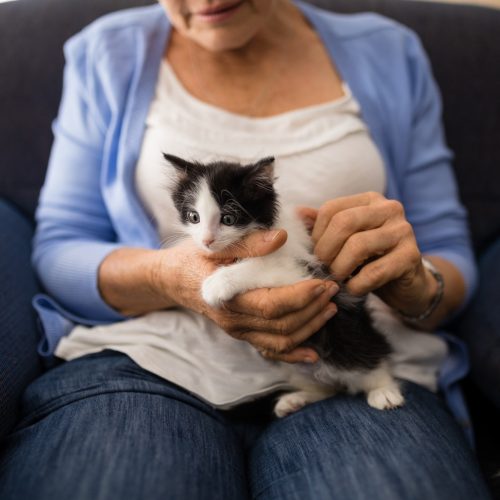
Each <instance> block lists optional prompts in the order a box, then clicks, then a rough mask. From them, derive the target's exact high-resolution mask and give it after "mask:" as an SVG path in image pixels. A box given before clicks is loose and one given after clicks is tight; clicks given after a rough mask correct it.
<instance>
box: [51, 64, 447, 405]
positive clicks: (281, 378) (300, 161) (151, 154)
mask: <svg viewBox="0 0 500 500" xmlns="http://www.w3.org/2000/svg"><path fill="white" fill-rule="evenodd" d="M343 90H344V96H343V97H342V98H340V99H338V100H335V101H333V102H329V103H326V104H320V105H316V106H309V107H306V108H301V109H298V110H294V111H290V112H286V113H281V114H279V115H276V116H271V117H266V118H250V117H246V116H242V115H238V114H235V113H230V112H228V111H225V110H222V109H219V108H216V107H214V106H212V105H209V104H207V103H204V102H202V101H200V100H198V99H196V98H195V97H193V96H192V95H190V94H189V93H188V92H187V91H186V90H185V89H184V88H183V86H182V85H181V83H180V82H179V81H178V79H177V77H176V75H175V73H174V71H173V70H172V68H171V67H170V65H169V64H168V63H167V62H166V61H164V62H163V63H162V65H161V68H160V74H159V78H158V83H157V89H156V94H155V98H154V100H153V102H152V104H151V107H150V110H149V114H148V117H147V122H146V131H145V135H144V138H143V144H142V150H141V155H140V158H139V161H138V163H137V169H136V177H135V182H136V190H137V193H138V195H139V197H140V199H141V201H142V203H143V204H144V206H145V207H146V210H147V211H148V213H149V214H150V216H151V217H152V218H153V219H154V221H155V223H156V226H157V228H158V231H159V233H160V235H161V238H162V240H163V241H164V242H165V245H166V246H172V245H174V244H175V243H176V240H177V238H178V236H179V234H178V233H177V227H178V225H177V224H176V221H177V217H178V216H177V212H176V210H175V208H174V206H173V203H172V201H171V199H170V196H169V193H168V189H167V187H168V185H169V179H170V178H171V175H172V167H169V166H168V165H166V162H165V160H164V159H163V156H162V153H170V154H174V155H177V156H180V157H183V158H186V159H190V160H198V161H201V162H209V161H213V160H221V159H223V160H232V161H238V162H243V163H247V162H252V161H255V160H258V159H260V158H262V157H265V156H274V157H275V158H276V161H275V172H276V175H277V181H276V188H277V191H278V193H279V195H280V200H281V203H282V204H290V205H293V206H296V205H307V206H311V207H316V208H317V207H319V206H321V205H322V204H323V203H324V202H325V201H327V200H329V199H332V198H336V197H338V196H346V195H350V194H355V193H359V192H363V191H377V192H381V193H383V192H384V190H385V181H386V174H385V169H384V165H383V161H382V158H381V156H380V154H379V152H378V151H377V149H376V147H375V145H374V143H373V141H372V139H371V137H370V135H369V132H368V130H367V128H366V126H365V124H364V122H363V120H362V118H361V113H360V108H359V105H358V103H357V101H356V100H355V99H354V97H353V95H352V93H351V91H350V89H349V87H348V86H347V85H346V84H345V83H344V84H343ZM377 314H382V315H383V317H384V320H383V323H384V325H388V324H391V325H393V327H394V328H393V329H392V333H391V343H392V344H393V348H394V350H395V353H394V355H393V361H394V370H393V372H394V374H395V376H397V377H399V378H402V379H406V380H411V381H413V382H415V383H418V384H421V385H423V386H425V387H427V388H428V389H430V390H433V391H435V390H436V387H437V375H438V371H439V367H440V366H441V363H442V362H443V360H444V358H445V356H446V352H447V348H446V344H445V342H443V341H442V340H441V339H440V338H438V337H436V336H434V335H431V334H425V333H422V332H417V331H415V330H412V329H410V328H409V327H407V326H404V325H402V324H401V323H400V322H399V321H398V320H397V318H396V317H393V316H392V313H391V311H390V309H389V308H387V307H385V305H384V304H380V307H379V308H378V309H377ZM394 332H396V333H399V335H397V334H395V333H394ZM104 349H114V350H116V351H120V352H123V353H125V354H127V355H128V356H130V357H131V358H132V359H133V360H134V361H135V362H136V363H137V364H138V365H140V366H141V367H142V368H144V369H146V370H148V371H150V372H152V373H155V374H156V375H158V376H160V377H162V378H164V379H167V380H170V381H171V382H174V383H176V384H178V385H180V386H182V387H184V388H186V389H187V390H189V391H190V392H192V393H194V394H196V395H197V396H198V397H200V398H201V399H203V400H205V401H207V402H208V403H210V404H212V405H214V406H216V407H219V408H230V407H233V406H235V405H237V404H240V403H242V402H244V401H248V400H251V399H255V398H257V397H259V396H262V395H264V394H267V393H270V392H273V391H275V390H278V389H287V388H289V384H288V380H289V378H290V377H289V374H290V373H291V372H292V371H294V370H296V369H298V368H297V366H295V365H290V364H288V363H280V362H271V361H267V360H265V359H263V358H262V357H261V356H260V354H258V353H257V351H256V350H255V349H254V348H253V347H252V346H250V345H249V344H248V343H246V342H244V341H239V340H235V339H233V338H232V337H230V336H229V335H228V334H226V333H225V332H223V331H222V330H220V329H219V328H218V327H217V326H216V325H215V324H213V323H212V322H211V321H210V320H208V319H207V318H205V317H204V316H201V315H199V314H197V313H194V312H192V311H190V310H187V309H183V308H178V309H172V310H166V311H157V312H153V313H149V314H146V315H144V316H141V317H138V318H134V319H130V320H126V321H122V322H117V323H113V324H110V325H104V326H95V327H85V326H77V327H75V328H74V329H73V330H72V332H71V333H70V335H69V336H67V337H64V338H63V339H62V340H61V341H60V343H59V345H58V347H57V350H56V352H55V354H56V356H58V357H60V358H62V359H66V360H70V359H74V358H77V357H80V356H83V355H85V354H90V353H94V352H98V351H101V350H104Z"/></svg>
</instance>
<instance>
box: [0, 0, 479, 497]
mask: <svg viewBox="0 0 500 500" xmlns="http://www.w3.org/2000/svg"><path fill="white" fill-rule="evenodd" d="M160 4H161V5H156V6H152V7H147V8H142V9H132V10H129V11H124V12H120V13H117V14H113V15H110V16H106V17H105V18H103V19H101V20H98V21H97V22H95V23H93V24H92V25H91V26H89V27H88V28H87V29H85V30H84V31H83V32H82V33H80V34H78V35H76V36H75V37H74V38H73V39H71V40H70V41H69V42H68V43H67V45H66V47H65V53H66V58H67V65H66V70H65V80H64V92H63V98H62V104H61V108H60V112H59V116H58V119H57V121H56V122H55V142H54V146H53V151H52V155H51V159H50V165H49V170H48V174H47V179H46V183H45V185H44V188H43V191H42V194H41V198H40V206H39V209H38V212H37V220H38V228H37V233H36V238H35V246H34V263H35V266H36V268H37V270H38V273H39V275H40V278H41V281H42V282H43V284H44V286H45V288H46V289H47V291H48V293H49V294H50V296H45V295H43V296H38V297H37V298H36V300H35V306H36V307H37V309H38V311H39V313H40V317H41V320H42V323H43V327H44V333H45V340H44V345H43V349H44V352H45V354H46V355H52V354H54V353H55V355H56V356H57V357H58V358H61V359H64V360H66V361H67V362H65V363H61V364H59V365H58V366H56V367H55V368H53V369H52V370H49V371H48V372H47V373H46V374H45V375H43V376H42V377H41V378H39V379H38V380H36V381H35V382H34V383H33V384H32V385H31V386H30V387H29V388H28V389H27V391H26V393H25V397H24V404H23V420H22V422H21V423H20V425H19V426H18V428H16V429H15V431H14V432H13V433H12V434H11V435H10V436H9V438H8V440H7V442H6V449H5V453H4V458H3V463H2V464H1V468H0V471H1V472H0V476H1V477H0V479H1V480H0V493H1V494H0V496H1V498H3V499H7V498H16V499H19V498H30V499H38V498H40V499H41V498H51V499H55V498H72V499H87V498H93V499H98V498H102V499H107V498H127V499H129V498H130V499H132V498H147V499H156V498H179V499H195V498H207V499H223V498H227V499H240V498H241V499H243V498H247V497H252V498H257V497H258V498H272V499H278V498H287V499H292V498H297V499H299V498H300V499H301V500H303V499H305V498H315V499H319V498H325V499H326V498H340V499H345V498H368V497H369V498H381V499H384V500H387V499H396V498H398V499H401V498H419V499H420V498H428V499H429V498H434V499H438V498H439V499H443V498H455V499H459V498H463V499H470V498H475V499H480V498H487V496H488V495H487V493H486V490H485V487H484V484H483V482H482V479H481V477H480V474H479V472H478V469H477V465H476V463H475V462H474V458H473V456H472V453H471V451H470V449H469V448H468V445H467V443H466V441H465V439H464V436H463V433H462V431H461V429H460V428H459V426H458V425H457V423H456V422H455V420H454V419H453V417H452V416H451V414H450V413H449V412H448V409H447V408H446V406H445V403H444V399H443V398H442V397H441V396H440V395H437V394H435V393H433V392H432V389H433V390H434V391H435V390H436V388H437V387H436V386H437V384H438V380H437V375H436V373H437V371H438V368H440V367H441V370H440V373H441V376H440V380H439V382H440V383H441V387H442V388H443V389H444V390H445V395H446V396H447V398H448V400H449V402H451V403H453V402H454V403H455V405H454V408H453V409H454V410H455V411H457V409H458V408H457V403H460V400H457V399H456V394H455V397H454V396H453V393H452V392H451V391H450V390H449V389H450V387H449V385H450V384H449V382H450V381H453V380H456V378H457V376H458V374H459V373H460V372H461V371H462V369H463V363H462V362H461V361H460V359H459V357H457V355H456V352H455V351H454V350H453V348H452V346H451V344H450V346H449V348H448V350H447V349H446V346H445V343H444V341H443V340H441V339H440V338H439V337H438V336H436V335H431V334H428V333H425V331H432V330H434V329H436V328H437V327H438V325H440V324H441V323H442V322H443V321H444V320H445V319H446V318H447V317H449V316H450V315H451V314H453V313H454V312H456V311H457V310H458V309H459V308H460V307H461V306H462V305H463V304H464V303H465V302H466V301H467V299H468V297H469V296H470V294H471V292H472V289H473V287H474V280H475V270H474V264H473V259H472V254H471V250H470V247H469V242H468V236H467V230H466V224H465V214H464V211H463V208H462V207H461V205H460V204H459V202H458V200H457V194H456V188H455V183H454V180H453V177H452V174H451V169H450V165H449V160H450V154H449V152H448V150H447V149H446V147H445V146H444V143H443V136H442V131H441V125H440V121H439V119H440V117H439V115H440V104H439V97H438V95H437V91H436V87H435V84H434V82H433V80H432V77H431V74H430V70H429V66H428V62H427V60H426V57H425V55H424V54H423V51H422V48H421V46H420V44H419V42H418V40H417V38H416V37H415V35H414V34H413V33H411V32H410V31H409V30H407V29H406V28H404V27H402V26H400V25H397V24H396V23H394V22H392V21H389V20H387V19H384V18H382V17H379V16H375V15H371V14H364V15H352V16H341V15H334V14H330V13H326V12H323V11H321V10H318V9H316V8H314V7H311V6H309V5H307V4H302V3H298V2H297V3H293V2H291V1H288V0H272V1H269V0H241V1H240V0H227V1H210V0H162V1H161V2H160ZM162 152H169V153H173V154H179V155H181V156H186V157H189V158H192V159H197V160H200V161H206V160H207V159H210V158H230V159H233V160H237V161H242V162H247V161H251V160H253V159H256V158H259V157H261V156H262V155H264V154H273V155H275V156H276V169H277V172H278V180H277V188H278V190H279V192H280V195H281V197H282V201H283V202H285V203H291V204H295V205H297V206H299V205H301V206H302V208H301V209H300V213H301V215H302V217H303V218H304V220H305V221H306V222H307V223H308V224H309V225H310V226H311V227H312V238H313V241H314V243H315V252H316V254H317V255H318V257H319V258H320V259H321V260H322V261H324V262H325V263H326V264H327V265H328V266H329V267H330V269H331V270H332V272H333V273H334V274H335V276H337V278H338V279H339V280H347V286H348V288H349V290H350V292H352V293H353V294H355V295H363V294H366V293H368V292H376V293H377V294H378V295H379V296H380V297H381V298H382V299H383V300H384V301H385V302H386V304H387V305H388V306H390V308H392V311H393V312H390V314H391V315H393V317H395V318H397V320H398V321H399V323H398V324H399V325H400V329H401V339H403V341H401V342H399V343H400V344H401V346H402V347H401V352H399V355H400V363H399V369H400V371H399V372H398V373H397V374H398V376H400V377H401V378H402V379H406V382H405V383H404V386H403V387H404V393H405V398H406V405H405V406H404V407H403V408H401V409H398V410H397V411H390V412H389V411H386V412H383V411H377V410H374V409H372V408H370V407H369V406H368V405H367V404H366V402H365V401H364V400H363V399H362V398H356V397H353V396H343V395H338V396H336V397H333V398H330V399H327V400H324V401H320V402H318V403H315V404H312V405H309V406H307V407H306V408H304V409H303V410H301V411H298V412H296V413H295V414H293V415H291V416H289V417H286V418H284V419H272V418H271V415H270V412H269V406H270V404H271V403H272V398H273V397H274V395H275V393H276V390H279V389H281V388H283V383H282V380H281V382H280V379H279V368H280V367H283V366H290V365H289V363H294V362H307V363H314V362H315V361H316V360H317V358H318V355H317V353H316V352H314V351H313V350H311V349H308V348H305V347H302V346H301V343H302V342H303V341H304V340H306V339H307V338H308V337H309V336H310V335H312V334H313V333H314V332H315V331H317V330H318V329H319V328H320V327H321V325H322V324H323V323H324V322H325V321H327V319H328V318H329V317H331V316H332V315H333V314H335V306H334V305H332V303H331V302H330V298H331V297H332V296H333V295H334V294H335V292H336V290H337V289H338V287H336V286H335V285H329V286H327V285H325V284H324V283H323V282H321V281H319V280H307V281H303V282H300V283H297V284H296V285H293V286H288V287H281V288H275V289H265V290H263V289H261V290H253V291H250V292H248V293H245V294H242V295H240V296H238V297H236V298H235V299H233V300H232V301H230V302H228V303H227V304H226V305H225V307H224V308H223V309H221V310H218V309H212V308H210V307H209V306H208V305H207V304H205V303H204V302H203V300H202V299H201V297H200V293H199V291H200V283H201V282H202V281H203V279H204V278H206V277H207V276H208V275H209V274H210V273H211V272H213V270H214V269H216V268H217V266H219V265H224V264H227V263H228V262H231V260H233V259H235V258H238V257H246V256H249V255H264V254H267V253H270V252H272V251H274V250H276V249H277V248H279V247H280V246H281V245H283V244H284V242H285V240H286V234H285V233H284V231H282V230H277V231H273V232H257V233H254V234H252V235H250V236H249V237H248V238H247V241H246V250H244V251H243V250H241V249H239V250H238V249H235V250H231V251H227V252H225V253H224V254H215V255H211V256H207V255H206V254H204V253H203V252H202V251H200V250H198V249H196V248H195V247H194V246H193V244H190V243H183V244H176V240H175V236H176V233H175V224H174V221H175V217H176V216H175V213H174V212H173V206H172V204H171V202H170V200H169V195H168V193H167V190H166V189H165V180H166V179H165V176H166V175H167V174H166V172H167V171H166V167H165V165H164V164H163V163H162V162H161V161H160V159H161V153H162ZM396 200H398V201H396ZM162 240H165V241H168V242H169V243H168V244H167V245H166V246H162ZM423 254H425V256H426V259H427V261H428V262H432V265H431V264H425V265H424V263H423V261H422V255H423ZM356 270H358V272H357V273H355V271H356ZM349 277H351V278H350V279H348V278H349ZM443 283H444V287H443ZM417 329H419V330H422V332H421V333H418V332H417ZM409 339H410V340H409ZM395 343H396V344H397V343H398V340H397V339H396V340H395ZM407 344H408V345H410V344H411V346H413V347H410V348H408V345H407ZM405 349H406V351H405ZM396 364H397V363H396ZM436 364H437V365H436ZM438 365H439V366H438ZM450 367H452V368H453V367H454V369H450ZM446 381H447V382H448V385H446V384H445V382H446ZM452 406H453V405H452Z"/></svg>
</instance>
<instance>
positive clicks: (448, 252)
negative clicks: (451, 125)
mask: <svg viewBox="0 0 500 500" xmlns="http://www.w3.org/2000/svg"><path fill="white" fill-rule="evenodd" d="M406 48H407V54H408V61H409V62H408V68H409V71H410V82H411V86H412V91H411V95H412V115H411V135H410V142H409V144H410V145H409V148H408V158H407V161H406V170H405V175H404V176H403V180H402V201H403V204H404V206H405V210H406V215H407V218H408V220H409V221H410V222H411V223H412V225H413V228H414V231H415V235H416V239H417V242H418V244H419V247H420V251H421V252H422V253H423V254H428V255H436V256H440V257H443V258H445V259H447V260H448V261H450V262H451V263H452V264H454V265H455V266H456V267H457V268H458V270H459V271H460V272H461V273H462V276H463V278H464V280H465V284H466V290H467V292H466V298H465V301H464V304H465V303H467V301H468V300H469V298H470V297H471V295H472V293H473V291H474V289H475V287H476V281H477V271H476V266H475V259H474V254H473V251H472V248H471V241H470V235H469V229H468V221H467V213H466V210H465V208H464V207H463V206H462V204H461V202H460V199H459V192H458V187H457V183H456V179H455V176H454V172H453V169H452V166H451V161H452V154H451V152H450V150H449V149H448V148H447V146H446V142H445V137H444V131H443V126H442V117H441V109H442V106H441V97H440V94H439V90H438V88H437V85H436V83H435V81H434V78H433V75H432V71H431V67H430V63H429V60H428V58H427V55H426V54H425V51H424V49H423V48H422V45H421V43H420V40H419V39H418V37H417V36H416V35H415V34H413V33H410V34H409V36H408V38H407V47H406Z"/></svg>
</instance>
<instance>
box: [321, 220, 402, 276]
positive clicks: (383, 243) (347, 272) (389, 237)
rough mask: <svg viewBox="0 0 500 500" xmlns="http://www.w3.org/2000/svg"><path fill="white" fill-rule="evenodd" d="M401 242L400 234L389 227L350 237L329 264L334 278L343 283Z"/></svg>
mask: <svg viewBox="0 0 500 500" xmlns="http://www.w3.org/2000/svg"><path fill="white" fill-rule="evenodd" d="M400 241H401V234H400V233H399V232H398V231H395V230H394V229H393V227H391V226H387V227H386V226H383V227H380V228H377V229H371V230H368V231H362V232H359V233H355V234H353V235H352V236H350V237H349V238H348V239H347V241H346V242H345V244H344V246H343V247H342V248H341V250H340V252H339V253H338V255H337V256H336V257H335V259H334V260H333V262H332V263H331V264H330V270H331V272H332V274H333V275H334V276H335V278H336V279H337V280H339V281H344V280H345V279H346V278H348V277H349V276H351V275H352V274H353V273H354V271H355V270H356V269H358V268H359V267H360V266H361V265H363V264H365V263H366V261H367V260H369V259H370V258H373V257H381V256H382V255H383V254H385V253H387V252H388V251H390V250H392V249H393V248H394V247H396V245H397V244H398V243H399V242H400Z"/></svg>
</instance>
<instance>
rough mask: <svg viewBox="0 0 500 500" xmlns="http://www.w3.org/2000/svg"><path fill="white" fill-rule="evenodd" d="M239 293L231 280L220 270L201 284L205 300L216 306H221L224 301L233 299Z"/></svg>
mask: <svg viewBox="0 0 500 500" xmlns="http://www.w3.org/2000/svg"><path fill="white" fill-rule="evenodd" d="M237 293H238V292H237V290H235V289H234V287H233V286H232V285H231V281H230V280H228V279H227V277H225V276H224V275H223V274H220V273H218V272H215V273H214V274H212V275H211V276H209V277H208V278H207V279H206V280H205V281H204V282H203V285H202V286H201V296H202V297H203V300H204V301H205V302H206V303H207V304H208V305H209V306H211V307H216V308H220V307H221V306H222V303H223V302H226V301H227V300H231V299H232V298H233V297H234V296H235V295H236V294H237Z"/></svg>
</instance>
